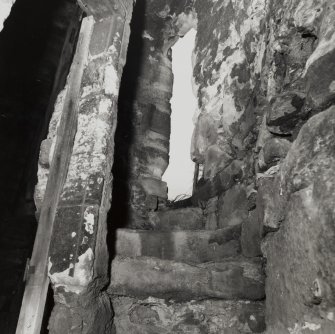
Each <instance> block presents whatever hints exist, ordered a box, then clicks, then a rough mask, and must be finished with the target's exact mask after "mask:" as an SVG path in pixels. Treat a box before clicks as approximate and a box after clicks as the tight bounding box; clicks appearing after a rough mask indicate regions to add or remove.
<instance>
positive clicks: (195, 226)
mask: <svg viewBox="0 0 335 334" xmlns="http://www.w3.org/2000/svg"><path fill="white" fill-rule="evenodd" d="M150 218H151V221H152V222H151V224H152V226H153V229H155V230H161V231H178V230H202V229H204V225H205V222H204V214H203V211H202V210H201V209H200V208H197V207H194V208H192V207H190V208H181V209H175V210H166V211H158V212H157V213H155V214H153V215H152V217H150Z"/></svg>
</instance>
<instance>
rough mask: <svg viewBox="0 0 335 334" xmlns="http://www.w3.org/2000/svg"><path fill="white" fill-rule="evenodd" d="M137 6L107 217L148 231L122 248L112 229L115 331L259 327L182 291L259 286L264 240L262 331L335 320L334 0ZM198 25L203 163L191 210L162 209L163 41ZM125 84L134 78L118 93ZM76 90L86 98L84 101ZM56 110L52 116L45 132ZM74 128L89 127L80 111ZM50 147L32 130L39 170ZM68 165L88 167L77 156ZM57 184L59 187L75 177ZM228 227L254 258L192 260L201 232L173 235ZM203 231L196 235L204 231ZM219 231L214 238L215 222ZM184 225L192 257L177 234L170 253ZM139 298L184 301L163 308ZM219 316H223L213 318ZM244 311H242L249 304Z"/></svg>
mask: <svg viewBox="0 0 335 334" xmlns="http://www.w3.org/2000/svg"><path fill="white" fill-rule="evenodd" d="M143 4H144V2H140V1H139V2H138V7H137V8H138V10H139V12H138V13H139V14H138V15H143V16H142V18H143V20H142V22H141V21H138V22H137V24H138V25H137V26H136V25H135V29H134V31H136V34H137V35H138V36H137V37H138V44H134V47H133V49H132V51H131V52H130V54H131V55H132V57H129V58H128V62H129V64H131V65H130V70H129V71H128V74H127V76H126V77H125V80H124V82H127V83H128V86H127V87H128V88H127V89H126V91H125V92H124V93H123V95H122V98H121V99H120V101H119V106H120V110H122V112H121V113H120V124H121V123H122V124H123V125H122V128H121V130H120V134H119V136H117V139H116V143H117V145H118V146H119V147H120V150H119V152H118V154H116V156H118V157H119V158H120V159H119V161H120V162H119V163H118V165H117V166H116V169H115V172H117V171H118V173H119V174H118V175H119V176H118V180H116V183H115V184H117V183H118V186H120V185H121V186H122V187H124V188H125V189H126V190H125V193H126V196H120V198H121V200H122V203H121V204H122V205H123V206H122V205H119V203H120V202H115V203H116V204H115V205H116V209H117V208H118V207H119V209H120V210H119V211H126V212H127V213H129V214H128V216H127V217H126V218H127V219H125V220H124V221H123V219H121V218H120V221H121V223H124V224H125V225H128V226H131V227H133V228H140V229H148V230H153V229H156V230H157V231H150V232H143V233H144V235H145V237H144V236H140V233H138V234H136V238H135V237H134V236H133V235H132V236H130V234H129V235H127V238H130V239H131V240H132V242H134V243H135V245H137V244H136V243H138V246H135V247H134V249H130V247H129V246H125V245H126V242H127V241H125V240H128V239H127V238H126V237H125V232H124V231H123V232H122V231H119V232H117V233H121V234H122V233H123V236H122V238H123V237H124V238H125V239H124V241H122V238H121V237H120V239H119V244H118V246H117V247H121V249H122V252H124V253H123V254H124V255H127V257H121V256H120V255H118V256H117V257H116V258H115V259H114V261H113V262H112V281H111V284H110V286H109V293H110V294H112V295H113V296H114V299H113V303H114V307H115V311H116V318H115V327H114V330H115V331H116V333H117V334H123V332H130V333H158V332H159V333H160V332H162V333H164V332H167V333H168V332H169V331H170V332H171V326H172V328H174V329H175V332H176V333H179V332H180V333H184V332H185V333H188V332H189V333H191V332H195V333H197V332H198V333H216V332H218V331H221V330H222V331H224V332H227V333H244V332H245V333H248V331H249V332H250V331H254V332H262V331H264V326H263V327H262V326H257V325H255V326H256V327H254V328H252V325H250V323H247V322H248V321H246V320H243V319H246V318H244V316H242V317H241V316H240V315H241V312H242V313H243V311H241V310H242V309H243V307H244V306H243V307H242V306H241V305H242V304H243V303H242V304H241V303H240V302H238V301H236V302H229V301H220V300H218V301H215V302H214V301H207V300H204V301H201V302H200V301H198V302H196V303H195V304H194V305H193V304H192V302H189V300H190V299H191V298H194V299H206V298H223V299H227V298H228V299H230V298H236V299H240V298H248V299H252V300H255V299H257V300H258V299H261V298H263V297H264V292H263V290H262V289H263V287H262V286H263V280H264V276H263V275H262V270H261V263H262V259H261V258H258V259H254V257H255V256H259V257H260V256H261V255H262V254H261V250H262V251H263V253H264V254H263V255H264V256H265V257H266V259H267V266H266V292H267V301H266V322H267V326H268V328H267V329H266V333H269V334H307V333H312V332H313V333H324V334H330V333H333V332H335V323H334V319H335V315H334V314H335V301H334V295H335V293H334V281H335V277H334V267H335V266H334V258H335V257H334V233H335V232H334V193H335V189H334V181H333V180H334V179H335V178H334V177H335V175H334V170H335V166H334V152H335V147H334V142H335V140H334V139H335V138H334V137H335V135H334V129H335V124H334V122H335V121H334V115H335V109H334V107H331V106H332V105H333V104H334V102H335V88H334V87H335V84H334V82H335V73H334V71H335V70H334V69H335V59H334V52H335V51H334V50H335V24H334V22H335V5H334V1H333V0H325V1H321V0H317V1H306V0H279V1H275V0H269V1H266V0H251V1H244V0H231V1H229V0H228V1H227V0H217V1H212V0H201V1H200V0H198V1H195V2H192V1H189V2H188V1H186V4H185V2H184V1H183V2H180V1H172V0H171V1H165V2H164V3H163V2H161V1H154V0H150V1H147V3H146V6H144V5H143ZM195 25H197V29H198V33H197V38H196V47H195V50H194V86H195V87H194V88H195V91H196V93H197V97H198V105H199V110H198V114H197V117H196V119H195V129H194V133H193V139H192V149H191V154H192V159H193V160H194V161H195V162H196V163H199V164H202V165H203V170H204V175H203V178H202V179H201V180H200V181H199V182H198V184H197V186H196V189H195V193H194V195H193V196H192V199H191V202H192V204H193V205H195V206H198V207H199V208H192V209H187V210H185V209H180V211H178V210H175V211H174V212H173V211H170V210H169V211H165V210H161V209H162V206H163V205H162V203H163V202H164V200H165V197H166V184H164V183H163V182H162V181H161V176H162V174H163V173H164V171H165V169H166V166H167V164H168V154H169V133H170V124H169V122H170V112H171V110H170V104H169V101H170V98H171V91H172V80H173V74H172V71H171V50H170V47H171V46H172V45H173V44H174V43H175V41H176V40H177V38H178V37H179V36H182V35H183V34H185V33H186V32H187V30H188V29H189V28H190V27H192V26H195ZM108 52H109V51H108ZM136 64H137V65H138V66H139V68H138V69H137V70H136V68H135V67H136ZM105 65H106V63H104V62H103V61H101V62H100V63H99V57H97V58H96V59H94V60H92V68H93V69H97V73H100V72H99V69H101V68H102V67H105ZM132 65H134V66H133V67H132ZM107 68H108V66H107ZM109 77H113V73H112V72H110V73H109ZM93 79H96V80H98V81H99V76H98V78H93V77H90V76H89V75H88V82H93V81H94V80H93ZM110 87H111V88H113V87H114V86H110ZM129 87H136V88H135V90H130V91H129V90H128V89H129ZM96 88H99V87H95V86H94V85H93V86H92V87H90V88H89V89H92V90H93V91H95V90H96ZM114 88H115V87H114ZM116 90H117V89H116ZM88 92H89V90H88ZM62 98H63V97H62V95H60V97H59V103H58V104H59V105H61V103H62ZM85 101H86V98H85ZM99 101H100V100H99ZM86 102H87V106H88V107H89V106H90V101H89V100H88V99H87V101H86ZM92 106H93V107H94V106H95V105H94V104H93V105H92ZM327 108H329V109H327ZM88 109H90V110H91V109H93V110H94V108H88ZM57 112H59V110H58V109H56V113H55V115H54V118H53V120H52V122H51V125H50V128H51V129H53V130H52V131H50V136H49V138H48V140H51V142H52V140H53V136H54V135H55V133H56V132H55V130H56V128H57ZM91 112H92V111H91ZM129 112H130V113H129ZM127 115H132V116H129V117H128V116H127ZM83 127H84V128H85V129H87V128H89V123H88V122H84V123H83ZM108 129H110V127H109V128H108ZM83 136H84V134H83ZM92 138H93V139H95V137H94V136H93V137H92ZM93 139H92V140H91V141H92V142H95V140H93ZM98 139H99V138H98ZM126 144H127V145H128V146H127V145H126ZM49 148H50V151H51V152H52V149H53V145H52V144H51V145H50V142H45V145H44V146H43V151H42V153H41V162H40V165H41V167H43V168H41V169H40V180H41V182H42V180H43V179H45V177H46V176H47V175H46V174H47V168H48V152H47V150H48V149H49ZM75 148H76V146H75ZM49 163H50V161H49ZM81 164H82V165H83V167H85V170H86V168H87V166H86V164H87V161H86V156H85V159H83V160H81ZM78 166H79V165H78ZM99 169H100V167H99ZM71 171H73V174H71V175H75V176H76V177H77V175H80V172H82V170H81V169H80V168H79V167H78V169H73V170H72V169H71ZM76 177H75V178H74V179H76ZM87 180H88V181H87V182H88V184H90V182H91V181H92V186H91V188H90V189H91V190H92V194H93V195H94V194H98V193H99V192H100V193H101V192H102V188H101V183H99V182H98V180H99V178H94V179H93V180H90V179H89V178H88V179H87ZM122 187H121V188H122ZM42 188H43V187H38V188H37V192H36V198H37V200H38V199H39V198H40V199H41V198H42V197H43V191H42ZM66 189H68V191H69V194H70V193H71V189H72V188H71V187H70V188H66ZM115 189H116V188H115ZM118 189H119V188H118ZM116 194H122V191H121V192H116ZM93 195H92V196H93ZM71 196H72V195H71ZM71 196H70V197H71ZM94 196H95V195H94ZM94 196H93V198H95V197H94ZM70 197H69V198H70ZM69 198H67V197H66V199H67V200H68V199H69ZM89 204H90V205H88V206H87V207H85V210H84V211H83V212H84V213H85V215H86V216H85V217H86V218H87V219H86V223H85V227H86V228H87V230H88V233H89V232H90V231H91V227H92V226H96V220H94V219H93V220H92V217H93V218H95V217H97V216H98V211H99V205H100V202H98V203H96V202H92V203H89ZM200 208H201V209H200ZM79 209H80V207H78V206H75V205H73V203H71V206H70V208H64V211H62V212H61V211H60V212H59V215H64V216H68V217H71V222H74V224H75V222H76V221H77V220H76V219H77V216H78V213H79V212H81V211H80V210H79ZM124 209H125V210H124ZM202 209H204V215H202V212H201V211H202ZM66 210H69V212H65V211H66ZM76 210H77V211H76ZM157 210H158V211H157ZM183 210H184V211H183ZM115 212H116V211H115ZM200 217H201V218H200ZM61 219H63V218H62V217H61ZM113 219H114V221H115V217H114V218H113ZM113 219H112V220H113ZM116 219H118V218H117V216H116ZM93 222H94V225H93ZM70 226H71V225H70ZM227 226H235V227H239V228H241V248H242V254H243V255H244V256H245V257H249V256H250V257H251V259H249V260H246V259H245V258H241V257H236V256H235V257H232V258H230V259H229V260H226V261H218V262H211V263H205V264H203V263H201V262H202V261H205V260H206V261H207V260H209V259H210V258H211V256H212V255H213V254H210V249H207V252H208V253H207V252H202V251H201V248H202V246H200V245H203V244H202V242H204V241H203V239H201V238H200V239H201V241H200V239H199V234H197V237H196V238H195V239H194V235H193V236H192V237H191V232H187V231H181V232H171V231H172V230H189V231H191V230H197V229H198V230H203V229H205V228H206V229H207V230H213V233H214V232H215V230H216V229H217V228H219V229H221V228H226V227H227ZM69 228H70V227H69ZM230 228H232V227H230ZM162 230H165V233H168V234H169V235H170V236H169V238H170V237H171V235H173V237H171V243H170V240H166V239H164V241H162V242H161V245H159V247H158V246H157V247H156V243H158V242H159V241H158V240H160V239H161V240H163V239H162V238H163V237H162V235H163V232H162ZM68 232H70V230H69V231H68ZM134 233H135V232H134ZM198 233H200V232H198ZM201 233H205V232H203V231H202V232H201ZM206 233H208V234H206V238H205V240H206V241H205V244H207V242H208V241H207V240H208V239H207V237H208V236H209V235H211V234H210V233H211V232H206ZM216 233H217V234H216V237H218V236H219V235H220V233H221V230H218V231H217V232H216ZM153 235H155V237H152V236H153ZM181 235H183V237H185V238H186V239H187V240H193V241H194V240H196V241H195V244H196V245H199V251H201V253H202V254H204V258H201V256H200V255H199V254H198V253H196V252H193V251H191V252H190V250H191V248H190V247H189V244H187V245H183V246H182V248H181V249H183V252H184V251H185V253H182V254H183V255H180V254H181V253H178V252H176V251H175V248H174V247H175V246H176V243H178V242H179V241H178V242H177V240H179V238H180V236H181ZM262 237H264V240H263V244H262V249H260V241H261V238H262ZM156 238H157V239H156ZM143 240H147V242H146V245H145V246H146V247H147V248H145V247H144V248H143V242H142V241H143ZM172 244H173V245H174V246H173V247H172V246H171V245H172ZM165 247H167V249H168V252H167V253H165ZM204 247H207V246H204ZM154 248H155V249H154ZM64 249H65V248H64ZM117 249H119V251H120V248H117ZM171 249H173V251H172V250H171ZM122 252H121V251H120V253H122ZM65 253H67V251H65ZM219 253H220V252H219V250H218V254H219ZM88 255H89V256H91V255H90V254H88ZM144 255H150V256H155V258H154V257H143V256H144ZM128 256H129V257H128ZM130 256H134V257H133V258H132V257H130ZM184 256H185V257H184ZM189 256H190V257H189ZM207 256H208V257H207ZM214 258H215V256H214ZM66 259H67V258H66ZM186 259H187V260H186ZM190 259H192V260H190ZM175 260H178V261H182V260H183V261H190V262H192V261H193V262H200V263H198V264H196V265H195V264H192V265H191V264H189V263H183V262H176V261H175ZM66 261H67V260H66ZM61 263H62V262H61V261H60V262H59V264H58V265H59V266H60V267H61ZM255 275H256V276H257V278H256V277H255ZM249 276H250V277H249ZM117 295H119V296H122V297H118V298H116V296H117ZM149 296H155V297H157V298H165V299H169V298H175V299H181V300H183V301H184V303H179V304H178V303H177V304H176V303H173V304H168V303H167V302H163V301H161V300H157V299H150V298H149V299H148V297H149ZM128 297H134V298H138V299H131V298H128ZM140 298H143V300H145V301H144V302H143V301H141V300H140ZM186 301H188V303H186ZM203 305H206V307H205V309H206V310H207V311H208V313H206V314H205V315H203V316H199V315H198V313H197V312H198V311H195V309H196V310H198V309H199V307H200V306H201V308H202V307H203ZM219 305H220V306H219ZM229 305H230V306H229ZM243 305H245V304H243ZM249 305H254V304H253V303H250V304H249ZM257 305H260V304H257ZM216 307H217V309H216ZM230 307H231V308H230ZM260 307H261V305H260ZM214 309H215V310H214ZM218 310H220V312H222V313H220V315H221V316H217V314H218V313H217V312H218ZM207 311H206V312H207ZM204 312H205V311H204ZM234 312H235V313H236V314H235V316H232V315H233V313H234ZM219 318H220V319H221V320H222V319H225V320H222V321H223V322H220V323H219V322H218V321H219ZM181 319H182V320H181ZM203 319H206V320H203ZM207 319H208V320H207ZM232 319H234V321H232ZM236 319H238V320H236ZM221 320H220V321H221ZM249 320H253V321H254V319H253V318H252V317H251V316H249ZM204 322H206V324H204ZM256 322H257V321H256ZM227 323H229V324H231V326H228V327H229V328H227ZM174 326H176V327H174ZM178 326H179V327H178ZM206 326H207V327H206ZM220 326H221V327H220ZM243 331H244V332H243Z"/></svg>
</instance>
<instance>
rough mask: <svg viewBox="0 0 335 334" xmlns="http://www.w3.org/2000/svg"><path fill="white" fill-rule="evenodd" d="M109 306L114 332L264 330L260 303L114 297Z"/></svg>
mask: <svg viewBox="0 0 335 334" xmlns="http://www.w3.org/2000/svg"><path fill="white" fill-rule="evenodd" d="M112 304H113V309H114V312H115V318H114V325H115V328H116V332H117V333H132V334H148V333H151V334H172V333H174V334H176V333H178V334H195V333H199V334H218V333H239V334H245V333H261V332H263V330H264V329H265V321H264V303H263V302H249V301H241V300H238V301H223V300H213V299H205V300H201V301H190V302H181V303H174V302H172V303H171V302H166V301H164V300H163V299H158V298H152V297H149V298H146V299H143V300H141V299H134V298H129V297H116V298H113V299H112Z"/></svg>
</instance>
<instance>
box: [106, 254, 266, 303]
mask: <svg viewBox="0 0 335 334" xmlns="http://www.w3.org/2000/svg"><path fill="white" fill-rule="evenodd" d="M108 291H109V293H111V294H114V295H118V296H133V297H147V296H152V297H157V298H164V299H173V300H196V299H204V298H220V299H227V300H231V299H249V300H262V299H263V298H264V281H263V270H262V262H261V260H259V259H252V260H251V259H249V260H245V259H235V260H227V261H222V262H217V263H206V264H201V265H189V264H185V263H179V262H174V261H168V260H159V259H154V258H150V257H143V258H124V257H119V256H117V257H116V258H115V259H114V260H113V261H112V267H111V282H110V285H109V288H108Z"/></svg>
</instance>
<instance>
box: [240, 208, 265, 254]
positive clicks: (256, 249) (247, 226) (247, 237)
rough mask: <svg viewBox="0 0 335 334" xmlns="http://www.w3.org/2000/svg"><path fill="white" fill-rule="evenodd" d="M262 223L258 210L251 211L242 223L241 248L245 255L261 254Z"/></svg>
mask: <svg viewBox="0 0 335 334" xmlns="http://www.w3.org/2000/svg"><path fill="white" fill-rule="evenodd" d="M261 239H262V225H261V224H260V220H259V217H258V212H257V210H253V211H251V212H249V216H248V219H247V220H245V221H244V222H243V223H242V230H241V248H242V254H243V255H244V256H245V257H255V256H261V255H262V251H261Z"/></svg>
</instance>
